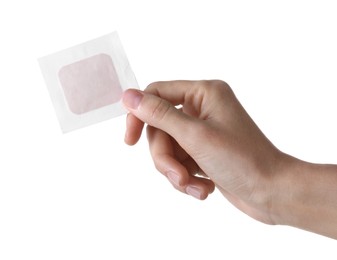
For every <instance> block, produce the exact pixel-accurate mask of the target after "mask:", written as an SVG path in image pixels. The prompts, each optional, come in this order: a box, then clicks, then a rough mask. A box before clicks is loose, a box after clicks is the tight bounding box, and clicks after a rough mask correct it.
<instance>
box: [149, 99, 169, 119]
mask: <svg viewBox="0 0 337 260" xmlns="http://www.w3.org/2000/svg"><path fill="white" fill-rule="evenodd" d="M171 108H172V106H171V105H170V104H169V103H168V102H166V101H165V100H163V99H158V103H157V104H156V105H155V106H154V108H153V110H152V113H151V118H152V119H153V120H155V121H162V120H163V119H164V118H165V117H166V116H167V114H168V113H169V111H170V109H171Z"/></svg>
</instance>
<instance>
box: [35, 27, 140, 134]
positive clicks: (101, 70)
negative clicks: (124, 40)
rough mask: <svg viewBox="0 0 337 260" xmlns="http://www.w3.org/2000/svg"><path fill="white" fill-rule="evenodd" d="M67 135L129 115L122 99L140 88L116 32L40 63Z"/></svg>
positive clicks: (74, 47) (59, 53)
mask: <svg viewBox="0 0 337 260" xmlns="http://www.w3.org/2000/svg"><path fill="white" fill-rule="evenodd" d="M39 64H40V68H41V71H42V74H43V76H44V79H45V82H46V85H47V88H48V91H49V94H50V97H51V100H52V102H53V105H54V108H55V111H56V115H57V118H58V120H59V122H60V126H61V129H62V131H63V132H69V131H72V130H75V129H78V128H81V127H84V126H88V125H90V124H94V123H97V122H100V121H103V120H106V119H110V118H113V117H116V116H119V115H122V114H125V113H126V112H127V111H126V109H125V108H124V107H123V105H122V102H121V98H122V94H123V91H125V90H126V89H128V88H138V84H137V81H136V78H135V76H134V74H133V72H132V70H131V67H130V65H129V62H128V59H127V57H126V55H125V52H124V49H123V47H122V44H121V42H120V40H119V37H118V34H117V33H116V32H113V33H110V34H107V35H105V36H102V37H99V38H97V39H94V40H91V41H87V42H84V43H82V44H79V45H76V46H73V47H71V48H68V49H65V50H62V51H59V52H56V53H54V54H51V55H48V56H46V57H43V58H40V59H39Z"/></svg>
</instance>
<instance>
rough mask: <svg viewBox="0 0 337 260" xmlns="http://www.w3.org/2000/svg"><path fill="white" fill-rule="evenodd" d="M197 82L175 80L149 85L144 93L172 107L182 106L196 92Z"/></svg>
mask: <svg viewBox="0 0 337 260" xmlns="http://www.w3.org/2000/svg"><path fill="white" fill-rule="evenodd" d="M199 85H200V84H199V81H189V80H175V81H158V82H153V83H151V84H150V85H149V86H148V87H147V88H146V89H145V90H144V92H147V93H150V94H153V95H156V96H158V97H160V98H162V99H165V100H167V101H168V102H170V103H171V104H172V105H175V106H176V105H179V104H184V103H185V102H186V101H187V100H191V97H192V96H191V95H194V96H195V94H196V92H197V91H198V89H200V88H198V86H199Z"/></svg>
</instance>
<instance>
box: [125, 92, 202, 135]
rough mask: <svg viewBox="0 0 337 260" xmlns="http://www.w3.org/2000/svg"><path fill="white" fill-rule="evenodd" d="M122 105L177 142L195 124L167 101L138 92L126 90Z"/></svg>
mask: <svg viewBox="0 0 337 260" xmlns="http://www.w3.org/2000/svg"><path fill="white" fill-rule="evenodd" d="M122 100H123V104H124V106H125V107H126V108H127V109H128V110H129V112H130V113H132V114H133V115H134V116H136V117H137V118H138V119H139V120H141V121H143V122H144V123H147V124H148V125H151V126H153V127H155V128H158V129H161V130H163V131H164V132H166V133H168V134H169V135H171V136H172V137H174V138H175V139H176V140H177V141H178V140H179V139H180V140H182V139H181V138H183V137H184V136H185V137H186V134H188V133H187V131H188V130H189V129H193V128H194V127H191V124H195V120H194V119H193V118H192V117H189V116H188V115H186V114H184V113H182V112H181V111H179V110H178V109H176V108H175V107H174V106H173V105H172V104H171V103H169V102H168V101H166V100H164V99H162V98H160V97H158V96H155V95H152V94H149V93H145V92H143V91H140V90H135V89H128V90H126V91H125V92H124V94H123V98H122Z"/></svg>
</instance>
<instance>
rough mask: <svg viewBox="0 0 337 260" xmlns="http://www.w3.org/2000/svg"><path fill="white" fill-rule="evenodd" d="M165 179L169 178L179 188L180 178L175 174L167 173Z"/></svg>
mask: <svg viewBox="0 0 337 260" xmlns="http://www.w3.org/2000/svg"><path fill="white" fill-rule="evenodd" d="M167 178H169V180H170V181H171V182H172V183H173V184H174V185H176V186H179V185H180V184H179V180H180V177H179V175H178V174H177V173H176V172H168V173H167Z"/></svg>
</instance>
